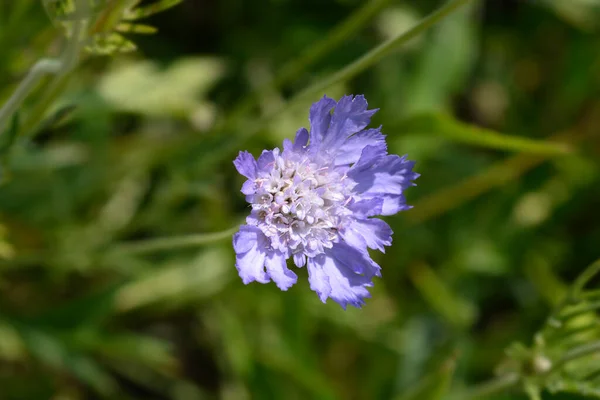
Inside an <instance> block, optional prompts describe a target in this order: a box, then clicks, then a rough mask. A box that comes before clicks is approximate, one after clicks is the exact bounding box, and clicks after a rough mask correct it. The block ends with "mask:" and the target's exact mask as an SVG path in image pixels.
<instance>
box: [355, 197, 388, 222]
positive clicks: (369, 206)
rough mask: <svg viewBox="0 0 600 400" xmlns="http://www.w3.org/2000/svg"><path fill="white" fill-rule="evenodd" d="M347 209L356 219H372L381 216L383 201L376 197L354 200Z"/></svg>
mask: <svg viewBox="0 0 600 400" xmlns="http://www.w3.org/2000/svg"><path fill="white" fill-rule="evenodd" d="M353 200H354V199H353ZM347 207H348V209H349V210H350V211H352V215H354V217H356V218H366V217H372V216H373V215H381V210H382V209H383V199H381V198H377V197H374V198H370V199H363V200H359V201H356V200H354V201H351V202H350V203H349V204H348V206H347Z"/></svg>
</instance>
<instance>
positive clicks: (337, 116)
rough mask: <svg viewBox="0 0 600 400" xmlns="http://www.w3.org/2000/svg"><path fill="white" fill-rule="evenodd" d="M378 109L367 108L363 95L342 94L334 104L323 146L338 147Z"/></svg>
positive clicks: (363, 126) (369, 119)
mask: <svg viewBox="0 0 600 400" xmlns="http://www.w3.org/2000/svg"><path fill="white" fill-rule="evenodd" d="M377 111H378V110H367V100H366V99H365V96H362V95H360V96H356V97H352V96H344V97H342V98H341V99H340V101H339V102H338V103H337V105H336V106H335V110H334V111H333V116H332V117H331V126H330V127H329V130H328V131H327V135H326V136H325V137H324V139H323V147H326V148H328V149H338V148H339V147H340V146H341V145H342V144H343V143H344V141H346V139H348V137H350V135H353V134H355V133H357V132H360V131H362V130H363V129H364V128H366V127H367V125H369V123H370V122H371V117H372V116H373V114H375V113H376V112H377Z"/></svg>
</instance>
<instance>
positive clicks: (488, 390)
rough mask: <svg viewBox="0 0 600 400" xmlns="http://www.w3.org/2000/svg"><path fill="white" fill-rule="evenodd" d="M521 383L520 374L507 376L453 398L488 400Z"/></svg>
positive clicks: (458, 399)
mask: <svg viewBox="0 0 600 400" xmlns="http://www.w3.org/2000/svg"><path fill="white" fill-rule="evenodd" d="M519 381H520V377H519V375H518V374H506V375H502V376H500V377H498V378H495V379H492V380H490V381H487V382H484V383H481V384H479V385H477V386H475V387H473V388H471V389H467V390H466V391H464V392H462V393H460V395H457V396H455V397H453V398H455V399H456V400H476V399H488V398H489V396H491V395H493V394H497V393H500V392H503V391H505V390H507V389H510V388H512V387H514V386H516V385H517V384H518V383H519Z"/></svg>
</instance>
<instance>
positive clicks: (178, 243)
mask: <svg viewBox="0 0 600 400" xmlns="http://www.w3.org/2000/svg"><path fill="white" fill-rule="evenodd" d="M238 229H239V225H236V226H234V227H233V228H230V229H227V230H225V231H221V232H214V233H199V234H193V235H181V236H171V237H164V238H155V239H148V240H140V241H137V242H129V243H122V244H120V245H117V246H116V247H115V248H114V249H113V250H112V251H111V253H112V252H113V251H114V253H120V254H122V253H127V254H129V255H140V254H147V253H154V252H157V251H163V250H173V249H181V248H186V247H197V246H202V245H205V244H207V243H214V242H218V241H221V240H225V239H228V238H231V236H232V235H233V234H234V233H235V232H237V230H238Z"/></svg>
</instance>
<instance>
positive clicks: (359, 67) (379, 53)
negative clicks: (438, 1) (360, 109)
mask: <svg viewBox="0 0 600 400" xmlns="http://www.w3.org/2000/svg"><path fill="white" fill-rule="evenodd" d="M469 1H471V0H451V1H449V2H448V3H447V4H446V5H444V6H443V7H441V8H439V9H438V10H436V11H434V12H433V13H432V14H430V15H429V16H427V17H426V18H424V19H423V20H421V21H420V22H419V23H418V24H417V25H416V26H414V27H412V28H411V29H409V30H408V31H406V32H404V33H402V34H400V35H398V36H396V37H394V38H392V39H390V40H388V41H387V42H385V43H382V44H381V45H379V46H377V47H376V48H374V49H373V50H371V51H369V52H368V53H367V54H365V55H363V56H362V57H360V58H359V59H358V60H356V61H354V62H353V63H351V64H349V65H347V66H346V67H344V68H342V69H341V70H339V71H337V72H335V73H333V74H331V75H330V76H328V77H326V78H324V79H322V80H320V81H318V82H316V83H315V84H313V85H311V86H309V87H308V88H306V89H304V90H303V91H301V92H300V93H298V94H297V95H296V96H294V98H293V99H292V100H291V101H290V102H289V103H288V105H292V104H294V103H296V102H298V101H301V100H303V99H305V98H310V97H313V96H315V95H318V94H320V93H321V92H322V91H323V90H325V89H327V88H329V87H331V86H333V85H335V84H337V83H339V82H344V81H347V80H349V79H351V78H353V77H355V76H356V75H358V74H359V73H361V72H362V71H364V70H365V69H367V68H369V67H371V66H372V65H374V64H376V63H377V62H379V61H380V60H381V59H383V58H384V57H386V56H388V55H389V54H390V53H392V52H394V51H395V50H397V49H398V48H400V47H401V46H402V45H404V44H405V43H406V42H408V41H409V40H411V39H414V38H415V37H417V36H419V35H420V34H421V33H423V32H425V31H426V30H427V29H429V28H431V27H432V26H433V25H435V24H436V23H438V22H439V21H441V20H442V19H444V18H445V17H447V16H448V15H450V14H452V13H453V12H454V11H456V10H458V9H459V8H460V7H462V6H464V5H466V4H467V3H468V2H469Z"/></svg>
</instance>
